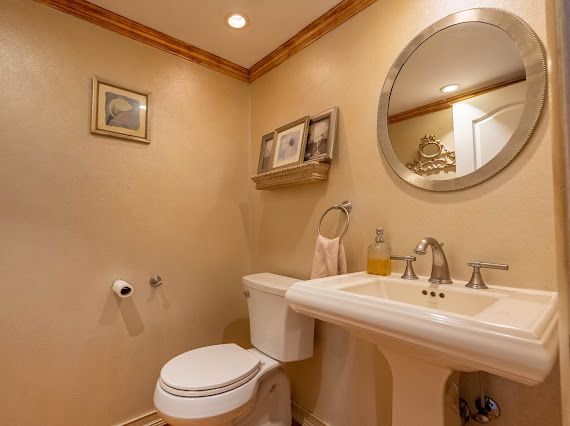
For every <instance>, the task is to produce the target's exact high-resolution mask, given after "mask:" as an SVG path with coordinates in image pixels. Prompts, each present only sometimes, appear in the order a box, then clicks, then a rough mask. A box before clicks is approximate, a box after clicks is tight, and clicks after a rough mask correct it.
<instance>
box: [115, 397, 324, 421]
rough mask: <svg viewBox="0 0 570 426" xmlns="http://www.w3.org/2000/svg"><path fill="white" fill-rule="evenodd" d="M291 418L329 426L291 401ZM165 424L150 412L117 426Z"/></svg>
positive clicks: (155, 414) (154, 412)
mask: <svg viewBox="0 0 570 426" xmlns="http://www.w3.org/2000/svg"><path fill="white" fill-rule="evenodd" d="M291 416H292V417H293V420H295V421H296V422H297V423H299V424H300V425H301V426H330V425H329V424H328V423H326V422H324V421H322V420H321V419H319V418H318V417H317V416H315V415H314V414H313V413H311V412H310V411H309V410H307V409H306V408H304V407H302V406H301V405H299V404H297V403H296V402H293V401H292V402H291ZM166 424H167V423H166V421H164V420H162V419H161V418H160V417H158V413H157V412H156V411H150V412H148V413H146V414H143V415H141V416H138V417H135V418H134V419H131V420H128V421H126V422H124V423H119V424H118V425H117V426H165V425H166Z"/></svg>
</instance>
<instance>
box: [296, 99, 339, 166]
mask: <svg viewBox="0 0 570 426" xmlns="http://www.w3.org/2000/svg"><path fill="white" fill-rule="evenodd" d="M337 123H338V107H334V108H331V109H329V110H327V111H323V112H321V113H320V114H317V115H314V116H312V117H311V119H310V122H309V131H308V138H307V139H308V140H307V146H306V148H305V157H304V160H305V161H312V160H313V161H315V160H318V161H330V160H332V158H333V153H334V144H335V140H336V127H337Z"/></svg>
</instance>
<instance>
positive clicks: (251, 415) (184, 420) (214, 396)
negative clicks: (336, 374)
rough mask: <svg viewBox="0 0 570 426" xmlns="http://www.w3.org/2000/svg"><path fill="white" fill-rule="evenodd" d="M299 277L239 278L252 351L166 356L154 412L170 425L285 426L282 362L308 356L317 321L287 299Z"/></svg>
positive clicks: (228, 348)
mask: <svg viewBox="0 0 570 426" xmlns="http://www.w3.org/2000/svg"><path fill="white" fill-rule="evenodd" d="M297 281H298V280H296V279H293V278H289V277H284V276H281V275H275V274H271V273H260V274H253V275H247V276H245V277H243V284H244V290H245V291H244V295H245V296H246V298H247V306H248V311H249V321H250V333H251V343H252V344H253V346H254V348H252V349H243V348H241V347H240V346H238V345H236V344H233V343H229V344H221V345H213V346H206V347H203V348H198V349H194V350H191V351H189V352H185V353H183V354H181V355H178V356H176V357H174V358H173V359H171V360H170V361H168V362H167V363H166V364H165V365H164V366H163V367H162V370H161V372H160V377H159V379H158V381H157V383H156V387H155V390H154V405H155V407H156V410H157V412H158V414H159V415H160V416H161V417H162V418H163V419H164V420H166V421H167V422H168V423H169V424H170V425H174V426H178V425H180V426H182V425H244V426H245V425H248V426H270V425H271V426H290V425H291V392H290V386H289V379H288V378H287V376H286V375H285V373H284V372H283V370H281V368H279V367H280V365H281V364H282V363H283V362H289V361H300V360H302V359H306V358H310V357H311V356H313V335H314V319H312V318H309V317H306V316H303V315H299V314H297V313H295V312H293V311H292V310H291V309H290V308H289V306H288V305H287V302H286V300H285V292H286V291H287V289H288V288H289V287H290V286H291V285H292V284H293V283H295V282H297Z"/></svg>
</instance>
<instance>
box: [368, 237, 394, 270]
mask: <svg viewBox="0 0 570 426" xmlns="http://www.w3.org/2000/svg"><path fill="white" fill-rule="evenodd" d="M390 254H391V253H390V246H389V245H388V244H386V243H385V242H384V229H382V228H376V239H375V241H374V243H373V244H370V246H368V265H367V268H366V271H367V272H368V273H369V274H374V275H390V273H391V272H392V264H391V261H390Z"/></svg>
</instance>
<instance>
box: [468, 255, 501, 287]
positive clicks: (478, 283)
mask: <svg viewBox="0 0 570 426" xmlns="http://www.w3.org/2000/svg"><path fill="white" fill-rule="evenodd" d="M467 266H471V267H473V274H472V275H471V279H470V280H469V282H468V283H467V284H465V287H469V288H480V289H487V288H489V287H487V286H486V285H485V282H484V281H483V276H482V275H481V268H489V269H501V270H503V271H508V270H509V265H507V264H505V263H492V262H481V261H480V260H471V261H469V262H467Z"/></svg>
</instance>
